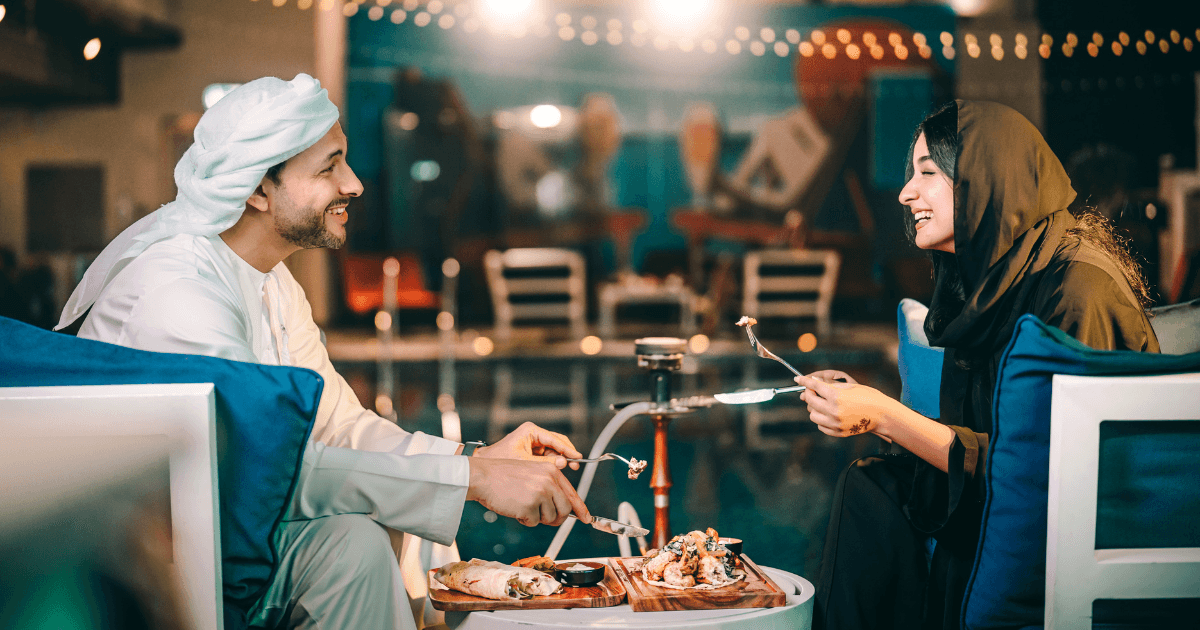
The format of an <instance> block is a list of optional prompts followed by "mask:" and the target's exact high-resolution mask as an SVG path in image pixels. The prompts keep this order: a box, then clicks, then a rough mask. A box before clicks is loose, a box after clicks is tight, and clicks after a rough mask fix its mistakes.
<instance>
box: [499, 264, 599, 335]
mask: <svg viewBox="0 0 1200 630" xmlns="http://www.w3.org/2000/svg"><path fill="white" fill-rule="evenodd" d="M484 269H485V271H486V273H487V280H488V290H489V291H490V293H491V295H492V308H493V309H494V311H495V317H496V338H497V339H498V340H500V341H506V340H508V339H510V338H511V337H512V331H513V323H514V322H516V321H517V320H527V321H538V322H545V321H548V320H559V321H561V320H566V322H567V324H568V325H569V326H570V331H571V332H570V334H571V337H572V338H574V339H581V338H583V336H584V335H586V334H587V283H586V281H585V276H586V272H585V264H584V260H583V256H582V255H580V254H579V253H578V252H574V251H571V250H568V249H554V248H517V249H510V250H507V251H503V252H501V251H497V250H491V251H489V252H487V254H485V255H484Z"/></svg>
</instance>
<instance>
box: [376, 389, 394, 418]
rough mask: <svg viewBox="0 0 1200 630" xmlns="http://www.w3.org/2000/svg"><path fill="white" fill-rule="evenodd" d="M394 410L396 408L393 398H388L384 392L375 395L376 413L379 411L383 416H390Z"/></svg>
mask: <svg viewBox="0 0 1200 630" xmlns="http://www.w3.org/2000/svg"><path fill="white" fill-rule="evenodd" d="M393 410H394V408H393V407H392V399H391V398H388V397H387V396H385V395H383V394H380V395H378V396H376V397H375V412H376V413H378V414H379V415H381V416H390V415H392V411H393Z"/></svg>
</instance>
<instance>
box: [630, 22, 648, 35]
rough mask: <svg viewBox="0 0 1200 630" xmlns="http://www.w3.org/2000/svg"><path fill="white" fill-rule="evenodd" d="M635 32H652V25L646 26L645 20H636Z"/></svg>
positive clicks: (634, 23)
mask: <svg viewBox="0 0 1200 630" xmlns="http://www.w3.org/2000/svg"><path fill="white" fill-rule="evenodd" d="M633 30H635V31H637V32H639V33H645V32H646V31H648V30H650V25H649V24H646V21H645V20H634V21H633Z"/></svg>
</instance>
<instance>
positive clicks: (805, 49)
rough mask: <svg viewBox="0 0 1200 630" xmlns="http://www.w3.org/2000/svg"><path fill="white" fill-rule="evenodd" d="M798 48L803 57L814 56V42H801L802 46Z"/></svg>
mask: <svg viewBox="0 0 1200 630" xmlns="http://www.w3.org/2000/svg"><path fill="white" fill-rule="evenodd" d="M798 50H799V51H800V56H801V57H811V56H813V52H814V50H813V45H812V43H811V42H801V44H800V46H799V48H798Z"/></svg>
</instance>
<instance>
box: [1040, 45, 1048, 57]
mask: <svg viewBox="0 0 1200 630" xmlns="http://www.w3.org/2000/svg"><path fill="white" fill-rule="evenodd" d="M1038 54H1039V55H1041V56H1042V59H1049V58H1050V44H1041V45H1040V46H1038Z"/></svg>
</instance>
